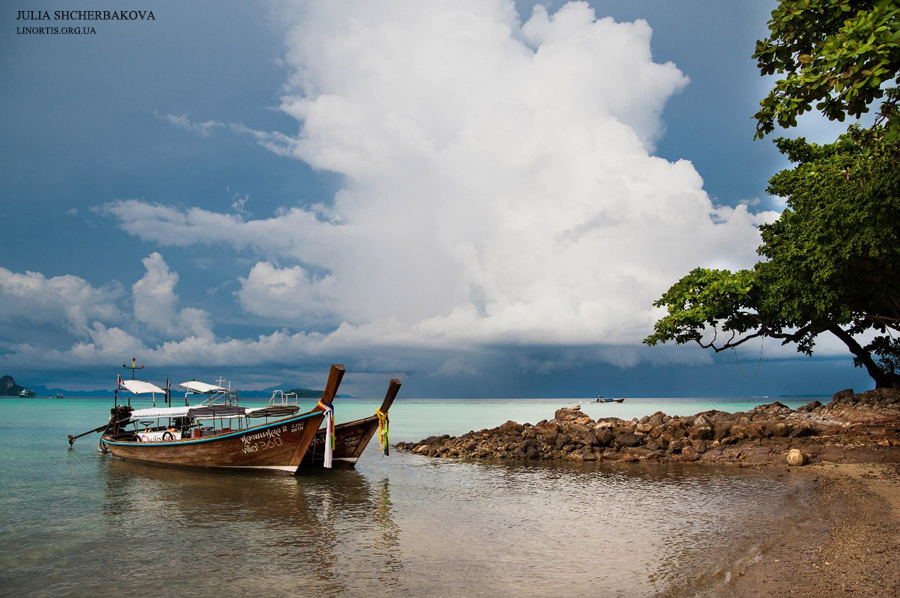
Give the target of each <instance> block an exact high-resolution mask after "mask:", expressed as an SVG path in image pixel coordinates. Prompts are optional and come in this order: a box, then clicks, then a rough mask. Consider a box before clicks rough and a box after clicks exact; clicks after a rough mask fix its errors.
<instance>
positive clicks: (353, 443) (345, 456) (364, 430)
mask: <svg viewBox="0 0 900 598" xmlns="http://www.w3.org/2000/svg"><path fill="white" fill-rule="evenodd" d="M399 390H400V381H399V380H397V379H396V378H395V379H394V380H391V383H390V385H389V386H388V390H387V394H385V396H384V401H383V402H382V403H381V407H379V408H378V409H376V410H375V415H372V416H370V417H364V418H362V419H357V420H353V421H349V422H346V423H342V424H337V425H335V426H334V431H333V433H332V434H331V438H333V439H334V444H333V447H332V455H331V457H332V467H335V468H341V469H350V468H353V467H355V466H356V462H357V461H358V460H359V457H360V455H362V454H363V451H364V450H366V447H367V446H368V445H369V441H370V440H372V436H374V435H375V431H376V430H378V445H379V448H380V449H381V451H382V452H383V454H384V455H385V456H387V455H389V454H390V450H391V448H390V438H389V437H388V431H389V420H388V410H389V409H390V408H391V405H392V404H393V402H394V399H395V398H396V397H397V392H399ZM325 425H326V426H328V425H329V422H325ZM328 436H329V434H328V430H327V429H324V428H323V429H320V430H319V431H318V432H316V436H315V438H313V441H312V443H310V446H309V449H308V450H307V451H306V454H305V455H304V456H303V465H312V466H316V467H321V466H323V465H326V464H327V460H326V457H327V446H328V443H329V442H330V439H329V438H328Z"/></svg>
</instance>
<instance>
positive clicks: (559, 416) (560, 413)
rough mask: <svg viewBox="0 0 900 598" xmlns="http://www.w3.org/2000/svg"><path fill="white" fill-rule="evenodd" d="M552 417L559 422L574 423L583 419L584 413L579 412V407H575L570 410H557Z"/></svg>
mask: <svg viewBox="0 0 900 598" xmlns="http://www.w3.org/2000/svg"><path fill="white" fill-rule="evenodd" d="M553 417H554V418H555V419H556V420H557V421H560V422H564V421H575V420H576V419H581V418H582V417H584V413H582V412H581V405H575V406H574V407H572V408H571V409H570V408H568V407H563V408H562V409H557V410H556V413H555V414H554V415H553Z"/></svg>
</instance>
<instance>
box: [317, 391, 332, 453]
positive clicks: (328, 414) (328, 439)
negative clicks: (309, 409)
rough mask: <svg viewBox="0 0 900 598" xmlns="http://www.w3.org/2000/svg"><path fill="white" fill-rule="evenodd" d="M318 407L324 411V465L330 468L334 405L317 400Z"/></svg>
mask: <svg viewBox="0 0 900 598" xmlns="http://www.w3.org/2000/svg"><path fill="white" fill-rule="evenodd" d="M319 408H320V409H322V411H324V412H325V467H327V468H328V469H331V458H332V456H333V454H334V407H333V406H331V405H326V404H325V403H323V402H322V401H319Z"/></svg>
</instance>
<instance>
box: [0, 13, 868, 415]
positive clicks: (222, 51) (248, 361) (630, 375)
mask: <svg viewBox="0 0 900 598" xmlns="http://www.w3.org/2000/svg"><path fill="white" fill-rule="evenodd" d="M774 6H775V3H774V2H720V1H715V0H680V1H676V2H657V1H652V0H643V1H633V0H629V1H626V0H615V1H599V0H598V1H593V2H589V3H584V2H573V3H563V2H550V3H546V4H536V3H534V2H523V1H521V0H520V1H516V2H512V1H511V0H453V1H450V0H446V1H442V0H436V1H434V2H427V3H425V2H416V1H412V0H402V1H401V0H382V1H379V2H366V1H353V0H347V1H329V2H290V1H269V2H247V1H239V0H216V1H213V0H197V1H194V2H189V3H185V2H178V1H174V0H165V1H164V0H143V1H141V2H132V1H129V0H122V1H119V2H115V3H113V2H107V1H105V0H91V2H89V3H87V4H85V5H83V6H81V5H79V6H78V7H77V8H78V9H81V10H141V11H152V13H153V17H154V19H153V20H141V19H138V20H115V21H114V20H106V21H103V20H100V21H81V22H78V21H61V20H56V19H54V17H55V15H54V11H57V10H72V5H71V3H69V2H62V1H54V0H45V1H43V2H37V1H32V0H18V1H17V2H13V3H7V4H6V5H5V6H4V7H3V9H2V10H0V81H2V85H0V181H2V187H0V189H2V190H0V227H2V231H3V233H2V235H3V236H2V241H0V374H10V375H13V376H14V378H15V379H16V381H17V382H18V383H19V384H24V385H29V384H31V385H45V386H48V387H51V388H60V389H63V390H72V391H75V390H89V389H100V388H105V389H111V388H114V385H115V376H116V375H117V374H119V373H123V370H122V368H121V364H122V363H125V362H129V363H130V361H131V358H132V357H134V358H136V359H137V361H138V362H139V363H143V364H145V366H146V369H145V370H143V371H142V372H141V374H142V375H143V376H144V377H145V378H146V379H149V380H151V381H163V380H164V379H165V378H170V379H172V380H179V379H180V378H184V379H192V378H196V379H200V380H208V381H212V380H214V379H217V378H219V377H220V376H224V377H225V378H228V379H231V380H232V381H233V382H234V383H235V384H236V385H237V387H238V388H243V389H248V390H256V389H262V388H269V387H273V386H284V387H294V386H307V387H313V388H321V387H322V386H323V385H324V381H325V378H326V376H327V370H328V365H329V364H331V363H343V364H344V365H345V366H346V368H347V376H346V377H345V379H344V384H343V386H342V392H348V393H351V394H353V395H355V396H377V395H379V394H381V393H383V392H384V390H385V389H386V388H387V383H388V381H389V380H390V379H391V378H393V377H399V378H400V379H401V380H402V381H403V384H404V389H403V391H401V392H402V394H403V395H405V396H408V397H415V398H427V397H575V398H577V397H595V396H597V395H605V396H656V397H669V396H779V395H821V394H831V393H833V392H836V391H838V390H841V389H844V388H848V387H852V388H855V389H856V390H858V391H861V390H865V389H868V388H871V387H872V383H871V381H870V380H869V379H868V377H867V376H866V375H865V372H864V371H862V370H860V369H857V368H853V366H852V361H851V358H850V356H849V354H847V353H846V351H845V350H842V349H841V347H840V346H839V345H837V344H835V343H834V342H832V341H829V340H827V339H824V338H823V339H822V340H821V341H820V343H819V344H818V345H817V352H816V356H815V357H813V358H809V357H806V356H802V355H799V354H797V353H796V352H795V351H794V349H793V348H791V347H781V346H778V345H777V344H776V343H774V341H769V342H763V343H758V344H757V343H755V342H751V343H748V344H746V345H744V346H742V347H740V348H739V349H738V350H737V351H734V352H731V351H729V352H723V353H721V354H718V355H715V354H711V353H709V352H707V351H704V350H702V349H700V348H699V347H693V346H657V347H646V346H644V345H642V344H641V340H642V339H643V338H645V337H646V336H647V335H648V334H649V333H650V332H651V331H652V327H653V323H654V322H655V321H656V320H657V319H658V318H659V317H660V315H661V311H660V310H659V309H658V308H654V307H653V305H652V304H653V301H654V300H656V299H657V298H659V296H660V295H661V294H662V293H663V292H664V291H665V290H666V289H667V288H668V287H669V286H670V285H672V284H673V283H674V282H676V281H677V280H678V279H679V278H680V277H681V276H683V275H684V274H686V273H687V272H688V271H690V270H691V269H693V268H695V267H697V266H702V267H710V268H728V269H738V268H745V267H750V266H752V264H753V263H755V262H756V261H757V257H758V256H757V255H756V248H757V247H758V245H759V242H760V238H759V233H758V228H757V227H758V226H759V225H760V224H764V223H767V222H772V221H773V220H775V219H776V218H777V217H778V214H779V212H780V211H781V209H783V203H782V201H781V199H780V198H776V197H770V196H768V195H767V194H766V181H767V180H768V178H769V177H771V176H772V175H773V174H774V173H775V172H777V171H778V170H780V169H782V168H786V167H787V166H788V164H787V162H786V161H785V160H784V159H783V157H782V156H780V155H779V154H778V152H777V149H776V148H775V146H774V145H773V144H772V142H771V140H769V139H766V140H762V141H754V140H753V134H754V130H755V129H754V122H753V121H752V119H751V117H752V115H753V114H754V113H755V112H756V109H757V107H758V102H759V100H760V99H761V98H762V97H764V96H765V95H766V93H767V91H768V89H769V87H770V86H771V85H772V83H773V81H772V79H768V78H762V77H760V76H759V73H758V71H757V69H756V65H755V62H754V61H753V60H752V58H751V55H752V53H753V50H754V47H755V42H756V40H757V39H761V38H763V37H765V35H766V31H767V29H766V22H767V20H768V18H769V13H770V12H771V10H772V8H774ZM22 10H25V11H28V10H31V11H47V12H48V16H49V17H50V18H49V19H40V20H36V17H37V16H40V14H33V15H32V16H33V17H35V18H32V19H27V20H17V18H18V17H19V11H22ZM73 26H81V27H83V28H84V27H91V28H92V30H90V32H89V33H87V34H84V33H82V34H66V33H51V34H40V33H25V32H23V30H22V29H20V28H23V27H30V28H37V27H57V28H60V29H62V28H63V27H73ZM839 132H840V129H839V128H837V127H836V126H834V125H832V124H831V123H828V122H824V121H822V120H821V119H819V118H817V117H815V116H807V117H805V118H804V119H802V120H801V122H800V126H799V127H798V128H797V129H795V130H791V131H785V132H784V134H787V135H790V136H805V137H807V138H808V139H811V140H814V141H819V142H828V141H830V140H832V139H833V138H834V137H835V136H836V135H837V134H838V133H839ZM124 373H127V370H125V371H124Z"/></svg>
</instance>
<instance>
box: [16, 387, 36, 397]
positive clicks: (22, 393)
mask: <svg viewBox="0 0 900 598" xmlns="http://www.w3.org/2000/svg"><path fill="white" fill-rule="evenodd" d="M34 396H35V392H34V391H33V390H29V389H27V388H23V389H22V390H20V391H19V398H20V399H30V398H32V397H34Z"/></svg>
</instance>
